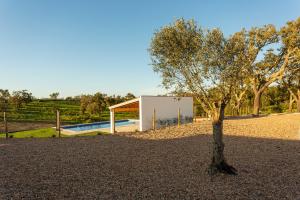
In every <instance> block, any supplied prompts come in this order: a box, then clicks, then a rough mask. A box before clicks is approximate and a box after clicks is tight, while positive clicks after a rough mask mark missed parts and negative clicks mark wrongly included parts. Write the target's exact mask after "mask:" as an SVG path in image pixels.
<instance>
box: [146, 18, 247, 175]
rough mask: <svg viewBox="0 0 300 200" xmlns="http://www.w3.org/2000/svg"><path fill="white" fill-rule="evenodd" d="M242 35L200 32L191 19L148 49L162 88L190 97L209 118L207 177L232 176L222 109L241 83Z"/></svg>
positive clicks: (166, 30) (170, 28)
mask: <svg viewBox="0 0 300 200" xmlns="http://www.w3.org/2000/svg"><path fill="white" fill-rule="evenodd" d="M242 42H243V35H242V34H241V33H237V34H234V35H232V36H230V37H229V38H225V37H224V35H223V33H222V32H221V31H220V30H219V29H212V30H207V31H205V30H203V29H201V28H198V27H197V25H196V23H195V22H194V21H193V20H190V21H185V20H183V19H180V20H177V21H176V22H175V23H174V24H171V25H169V26H165V27H163V28H161V29H160V30H159V31H158V32H156V33H155V34H154V37H153V39H152V42H151V47H150V49H149V51H150V54H151V58H152V65H153V69H154V71H155V72H158V73H160V75H161V76H162V79H163V80H162V83H163V85H164V86H165V88H166V89H174V90H178V91H186V92H188V93H191V94H193V95H194V97H195V98H196V99H197V100H198V101H199V103H200V104H201V106H202V108H203V109H204V110H205V112H206V113H209V115H210V116H211V118H212V126H213V154H212V162H211V165H210V167H209V172H210V174H214V173H217V172H223V173H229V174H235V173H236V169H235V168H234V167H232V166H230V165H228V164H227V162H226V160H225V156H224V153H223V152H224V143H223V120H224V112H225V107H226V105H227V104H228V103H229V101H230V99H231V96H232V94H233V89H234V88H237V87H239V84H240V82H241V80H243V78H244V77H243V74H244V73H243V68H242V66H241V65H240V63H241V61H240V60H239V58H240V57H241V56H240V55H241V54H243V45H242Z"/></svg>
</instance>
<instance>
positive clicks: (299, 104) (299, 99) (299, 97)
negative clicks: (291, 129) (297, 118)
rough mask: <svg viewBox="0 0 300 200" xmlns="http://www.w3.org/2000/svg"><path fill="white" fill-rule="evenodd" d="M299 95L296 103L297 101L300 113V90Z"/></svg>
mask: <svg viewBox="0 0 300 200" xmlns="http://www.w3.org/2000/svg"><path fill="white" fill-rule="evenodd" d="M297 93H298V99H296V101H297V112H299V113H300V90H298V91H297Z"/></svg>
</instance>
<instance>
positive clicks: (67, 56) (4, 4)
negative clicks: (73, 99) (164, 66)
mask: <svg viewBox="0 0 300 200" xmlns="http://www.w3.org/2000/svg"><path fill="white" fill-rule="evenodd" d="M181 17H183V18H185V19H195V20H196V21H197V23H198V24H199V25H200V26H201V27H204V28H216V27H217V28H220V29H222V31H223V32H224V33H225V35H230V34H233V33H234V32H237V31H240V30H241V29H242V28H246V29H249V28H250V27H253V26H263V25H265V24H274V25H275V26H276V27H278V28H280V27H281V26H283V25H284V24H285V23H286V22H287V21H290V20H294V19H296V18H297V17H300V1H299V0H284V1H280V0H272V1H271V0H264V1H263V0H227V1H221V0H219V1H216V0H211V1H208V0H207V1H205V0H202V1H201V0H184V1H182V0H181V1H180V0H163V1H162V0H151V1H149V0H148V1H146V0H126V1H122V0H119V1H116V0H105V1H104V0H103V1H102V0H86V1H85V0H43V1H40V0H26V1H23V0H0V30H1V31H0V73H1V76H0V88H2V89H9V90H10V91H13V90H22V89H27V90H29V91H31V92H32V93H33V95H34V96H35V97H40V98H41V97H48V96H49V94H50V93H52V92H59V93H60V94H61V97H67V96H75V95H80V94H93V93H95V92H103V93H106V94H109V95H113V94H116V95H118V94H119V95H125V94H126V93H128V92H131V93H134V94H135V95H137V96H138V95H157V94H164V93H166V92H167V91H165V90H164V89H163V88H162V87H161V78H160V76H159V74H156V73H154V72H153V70H152V66H151V60H150V56H149V53H148V51H147V49H148V48H149V45H150V42H151V38H152V36H153V33H154V32H155V31H156V30H158V29H159V28H161V27H162V26H164V25H168V24H170V23H172V22H174V20H175V19H177V18H181Z"/></svg>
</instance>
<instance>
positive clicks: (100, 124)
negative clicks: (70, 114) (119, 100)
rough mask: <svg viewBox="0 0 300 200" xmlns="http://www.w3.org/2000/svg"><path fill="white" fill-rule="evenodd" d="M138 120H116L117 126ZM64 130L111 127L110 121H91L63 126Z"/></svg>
mask: <svg viewBox="0 0 300 200" xmlns="http://www.w3.org/2000/svg"><path fill="white" fill-rule="evenodd" d="M136 123H137V121H135V120H118V121H116V122H115V126H126V125H131V124H136ZM62 128H63V130H67V131H74V132H80V131H92V130H96V129H102V128H110V122H109V121H106V122H96V123H90V124H78V125H71V126H63V127H62Z"/></svg>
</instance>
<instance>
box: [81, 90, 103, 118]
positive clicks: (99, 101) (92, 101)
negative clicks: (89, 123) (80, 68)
mask: <svg viewBox="0 0 300 200" xmlns="http://www.w3.org/2000/svg"><path fill="white" fill-rule="evenodd" d="M105 98H106V95H105V94H102V93H100V92H98V93H96V94H94V95H82V96H81V99H80V112H81V114H85V113H88V114H90V115H93V114H98V115H99V117H100V116H101V113H102V112H103V111H104V110H105V108H106V101H105Z"/></svg>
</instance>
